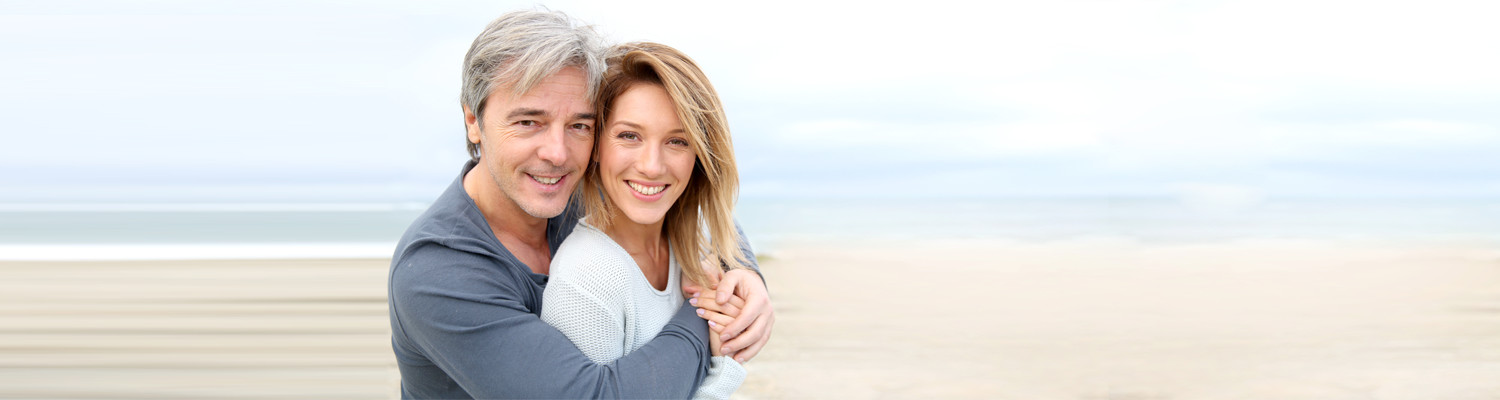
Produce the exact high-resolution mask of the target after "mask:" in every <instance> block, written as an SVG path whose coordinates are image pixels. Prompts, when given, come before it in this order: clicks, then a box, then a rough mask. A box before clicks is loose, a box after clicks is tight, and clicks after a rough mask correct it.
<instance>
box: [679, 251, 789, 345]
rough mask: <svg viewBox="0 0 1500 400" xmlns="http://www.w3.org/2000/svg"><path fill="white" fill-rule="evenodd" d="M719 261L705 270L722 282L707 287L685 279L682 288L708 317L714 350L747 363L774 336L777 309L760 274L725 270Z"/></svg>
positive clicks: (707, 265)
mask: <svg viewBox="0 0 1500 400" xmlns="http://www.w3.org/2000/svg"><path fill="white" fill-rule="evenodd" d="M716 264H717V263H713V264H708V263H705V264H704V265H705V267H704V271H705V272H707V273H708V275H709V280H710V281H716V282H718V283H715V284H710V285H709V286H708V287H706V288H705V287H701V286H699V285H697V284H694V283H692V282H689V281H687V280H683V283H682V291H683V294H684V295H686V296H688V302H689V303H690V304H692V305H693V306H695V307H698V316H699V317H702V318H703V319H706V320H708V329H709V332H708V336H709V350H710V352H711V353H713V355H714V356H721V355H727V356H730V357H732V358H734V360H735V361H738V362H740V363H741V364H743V363H745V362H748V361H750V359H752V358H755V356H756V355H757V354H759V353H760V349H761V348H763V347H765V345H766V342H767V341H769V340H770V339H771V327H772V326H773V325H775V324H776V312H775V310H774V309H773V308H772V307H771V297H770V294H769V293H767V291H766V283H765V281H763V280H761V277H760V274H758V273H756V272H755V271H752V270H749V269H735V270H732V271H729V272H723V271H721V270H720V269H719V268H717V265H716ZM710 266H711V267H710Z"/></svg>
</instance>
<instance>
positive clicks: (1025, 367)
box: [0, 239, 1500, 399]
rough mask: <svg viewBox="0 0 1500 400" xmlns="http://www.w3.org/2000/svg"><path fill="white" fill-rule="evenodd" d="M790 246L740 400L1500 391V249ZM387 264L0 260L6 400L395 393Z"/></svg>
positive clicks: (780, 254)
mask: <svg viewBox="0 0 1500 400" xmlns="http://www.w3.org/2000/svg"><path fill="white" fill-rule="evenodd" d="M1489 245H1490V246H1489V247H1486V246H1484V245H1483V244H1482V243H1467V244H1464V243H1449V244H1431V243H1427V244H1421V243H1395V244H1392V243H1377V242H1348V241H1331V240H1330V241H1275V240H1261V241H1235V242H1221V243H1200V244H1160V243H1140V242H1135V241H1128V240H1107V239H1098V240H1069V241H1053V242H1006V241H996V240H972V241H943V242H936V241H934V242H895V241H891V242H879V243H862V244H858V245H851V244H837V243H805V244H798V245H784V246H779V247H778V248H777V250H776V251H775V252H774V253H772V254H770V255H769V256H768V257H767V258H766V259H765V260H764V261H763V264H762V265H763V268H764V270H765V272H766V274H767V276H768V277H769V286H770V288H771V290H772V294H773V298H774V301H775V304H776V307H777V310H778V313H777V315H778V323H777V325H776V331H775V335H774V338H773V340H772V342H771V344H770V346H769V347H768V348H767V349H766V350H765V351H764V352H763V353H762V354H761V355H760V357H759V358H757V359H755V360H753V361H751V362H750V363H749V364H748V368H749V370H750V378H749V380H747V382H746V383H745V386H744V387H743V388H742V389H741V390H740V391H739V392H738V393H737V394H736V396H737V397H739V398H747V399H759V398H767V399H769V398H855V399H860V398H1013V399H1271V398H1274V399H1495V398H1500V249H1497V248H1496V247H1495V246H1494V244H1493V243H1490V244H1489ZM387 266H388V262H387V261H386V260H380V259H368V260H255V261H248V260H247V261H162V262H153V261H130V262H0V397H3V398H125V399H136V398H141V399H144V398H153V399H161V398H165V399H173V398H184V399H185V398H194V399H214V398H261V399H290V398H299V399H300V398H323V399H331V398H370V399H380V398H393V397H395V396H396V388H397V384H398V379H399V377H398V374H397V373H396V371H395V367H394V362H393V361H392V358H391V354H390V349H389V332H388V326H387V322H386V318H387V316H386V303H385V298H384V295H385V289H384V288H385V279H386V278H385V277H386V269H387Z"/></svg>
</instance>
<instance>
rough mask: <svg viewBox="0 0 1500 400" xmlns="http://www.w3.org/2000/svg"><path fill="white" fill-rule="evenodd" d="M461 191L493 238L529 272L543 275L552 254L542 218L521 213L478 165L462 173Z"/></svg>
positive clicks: (482, 165) (488, 174) (486, 171)
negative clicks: (483, 221)
mask: <svg viewBox="0 0 1500 400" xmlns="http://www.w3.org/2000/svg"><path fill="white" fill-rule="evenodd" d="M464 192H466V193H468V195H469V198H471V199H474V205H475V206H478V207H479V213H480V214H483V215H484V220H485V222H487V223H488V224H489V225H490V230H491V231H492V232H494V234H495V238H496V239H499V240H500V244H501V245H504V246H505V248H506V250H509V251H510V253H511V255H514V256H516V258H517V259H519V260H520V261H521V262H523V263H525V264H526V266H527V267H530V268H531V271H532V272H536V273H539V274H546V273H547V271H548V268H547V267H548V265H549V264H550V262H551V254H552V252H551V248H550V247H549V245H548V243H547V219H546V218H538V217H533V216H531V214H527V213H526V212H525V211H523V210H521V207H520V206H518V205H516V203H515V202H513V201H511V200H510V198H509V197H507V196H505V194H504V193H502V192H501V191H500V188H499V187H498V186H496V185H495V180H494V179H493V178H491V177H490V173H489V171H488V170H487V169H486V168H485V166H484V163H482V162H481V163H480V164H479V165H475V166H474V168H473V169H470V170H469V172H468V173H466V174H464Z"/></svg>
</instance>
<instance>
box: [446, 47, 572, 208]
mask: <svg viewBox="0 0 1500 400" xmlns="http://www.w3.org/2000/svg"><path fill="white" fill-rule="evenodd" d="M509 90H510V89H509V88H497V89H496V90H495V91H494V92H493V93H491V97H490V99H489V101H487V102H488V103H489V104H490V105H491V106H490V107H486V110H484V111H483V113H484V118H483V119H482V122H481V123H479V124H478V125H480V126H478V127H476V128H478V129H479V136H480V137H481V138H482V139H481V140H480V149H481V157H480V162H481V163H483V164H484V166H485V169H486V170H487V172H488V174H489V176H490V181H491V182H492V183H494V186H495V188H497V189H498V191H499V192H500V193H498V195H500V196H501V197H503V198H504V200H505V202H508V203H510V204H512V205H514V206H515V208H517V209H519V210H520V211H521V212H524V213H525V214H526V215H529V216H531V217H534V218H541V219H546V218H552V217H555V216H557V215H559V214H562V212H563V211H564V210H565V209H566V208H567V205H568V200H569V199H570V198H571V196H572V194H573V191H574V189H576V188H577V185H578V181H579V179H580V178H581V177H582V175H583V173H582V171H583V167H584V166H585V165H586V164H585V163H586V162H587V161H588V159H589V153H590V151H591V149H592V148H593V140H594V139H593V125H595V123H594V121H593V116H592V115H593V109H592V105H591V104H590V102H589V101H588V99H587V97H586V90H587V89H586V85H585V81H584V77H583V73H582V71H581V70H579V69H578V68H566V69H563V70H562V71H558V72H557V73H555V74H553V75H551V76H549V77H547V78H545V79H543V80H542V82H541V83H539V84H538V85H537V86H536V87H535V88H533V89H532V90H531V91H529V92H527V93H525V94H522V95H520V96H515V97H511V96H508V95H507V94H508V93H509ZM476 122H478V121H476ZM578 127H585V128H587V129H578ZM544 181H551V182H544Z"/></svg>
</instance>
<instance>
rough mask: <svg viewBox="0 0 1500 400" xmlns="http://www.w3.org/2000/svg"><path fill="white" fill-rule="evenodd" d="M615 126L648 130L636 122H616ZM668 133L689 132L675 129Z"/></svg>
mask: <svg viewBox="0 0 1500 400" xmlns="http://www.w3.org/2000/svg"><path fill="white" fill-rule="evenodd" d="M615 125H625V126H628V127H631V128H635V129H646V128H645V127H643V126H641V125H640V124H637V123H634V122H630V121H615ZM667 133H687V130H686V129H682V128H677V129H673V130H671V131H668V132H667Z"/></svg>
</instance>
